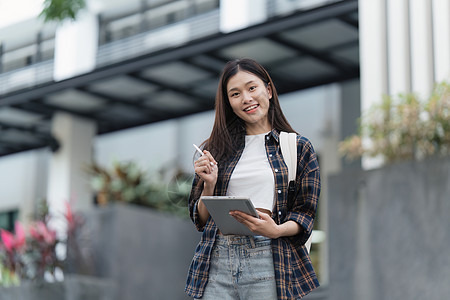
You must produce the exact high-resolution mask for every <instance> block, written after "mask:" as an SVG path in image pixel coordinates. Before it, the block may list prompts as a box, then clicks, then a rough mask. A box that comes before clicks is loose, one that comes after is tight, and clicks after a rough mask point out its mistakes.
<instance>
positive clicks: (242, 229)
mask: <svg viewBox="0 0 450 300" xmlns="http://www.w3.org/2000/svg"><path fill="white" fill-rule="evenodd" d="M201 199H202V201H203V203H204V204H205V206H206V208H207V209H208V211H209V214H210V215H211V217H212V218H213V220H214V222H215V223H216V225H217V227H219V230H220V232H222V234H223V235H228V234H238V235H255V234H254V233H253V232H251V231H250V229H248V228H247V226H245V225H244V224H242V223H239V222H238V221H237V220H236V219H235V218H233V217H232V216H230V214H229V212H230V211H231V210H239V211H242V212H245V213H247V214H249V215H252V216H254V217H257V218H259V215H258V212H257V211H256V209H255V207H254V206H253V203H252V201H251V200H250V198H248V197H237V196H203V197H201Z"/></svg>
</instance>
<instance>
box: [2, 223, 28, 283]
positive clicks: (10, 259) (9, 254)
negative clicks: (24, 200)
mask: <svg viewBox="0 0 450 300" xmlns="http://www.w3.org/2000/svg"><path fill="white" fill-rule="evenodd" d="M14 229H15V235H14V234H13V233H11V232H9V231H7V230H4V229H1V230H0V237H1V239H2V243H1V244H0V264H1V268H0V271H1V272H0V276H1V279H0V283H5V284H15V283H17V282H18V280H19V277H21V274H22V273H23V266H24V261H23V259H22V257H23V254H24V252H25V242H26V240H25V231H24V229H23V227H22V225H21V224H20V223H19V222H16V224H15V227H14Z"/></svg>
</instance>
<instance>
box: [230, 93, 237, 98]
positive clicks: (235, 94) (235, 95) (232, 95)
mask: <svg viewBox="0 0 450 300" xmlns="http://www.w3.org/2000/svg"><path fill="white" fill-rule="evenodd" d="M237 96H239V93H233V94H231V95H230V97H237Z"/></svg>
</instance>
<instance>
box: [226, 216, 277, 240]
mask: <svg viewBox="0 0 450 300" xmlns="http://www.w3.org/2000/svg"><path fill="white" fill-rule="evenodd" d="M258 214H259V218H255V217H253V216H251V215H249V214H246V213H244V212H241V211H238V210H233V211H230V215H231V216H232V217H233V218H235V219H236V220H237V221H238V222H240V223H242V224H244V225H245V226H247V227H248V228H249V229H250V230H251V231H252V232H253V233H256V234H257V235H263V236H266V237H268V238H271V239H276V238H279V237H280V236H281V232H280V228H279V225H277V224H276V223H275V221H274V220H273V219H272V217H271V216H269V215H268V214H266V213H263V212H258Z"/></svg>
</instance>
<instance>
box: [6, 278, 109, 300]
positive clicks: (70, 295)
mask: <svg viewBox="0 0 450 300" xmlns="http://www.w3.org/2000/svg"><path fill="white" fill-rule="evenodd" d="M115 294H116V290H115V285H114V284H113V283H112V282H111V281H110V280H105V279H99V278H93V277H88V276H79V275H69V276H66V277H65V278H64V281H62V282H55V283H48V282H42V283H23V284H22V285H21V286H18V287H9V288H0V299H2V300H44V299H45V300H111V299H117V298H115Z"/></svg>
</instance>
